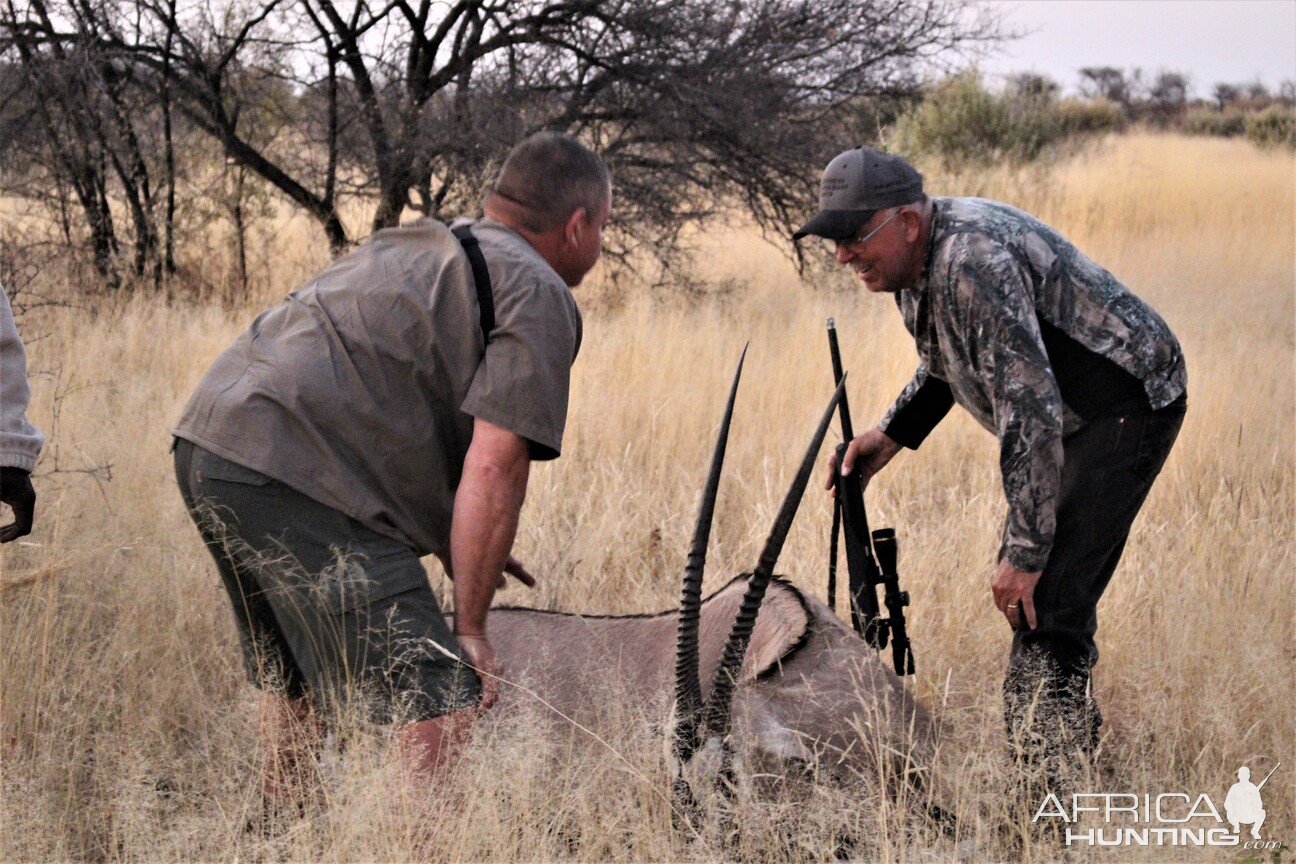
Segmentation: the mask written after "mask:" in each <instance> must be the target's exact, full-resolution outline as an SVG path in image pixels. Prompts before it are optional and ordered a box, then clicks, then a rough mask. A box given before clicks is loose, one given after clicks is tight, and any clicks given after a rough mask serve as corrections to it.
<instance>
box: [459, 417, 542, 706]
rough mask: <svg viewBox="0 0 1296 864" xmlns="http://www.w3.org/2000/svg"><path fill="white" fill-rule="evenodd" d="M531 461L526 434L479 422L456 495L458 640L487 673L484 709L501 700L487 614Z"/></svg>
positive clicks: (514, 532) (506, 558) (510, 543)
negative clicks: (497, 696) (496, 697)
mask: <svg viewBox="0 0 1296 864" xmlns="http://www.w3.org/2000/svg"><path fill="white" fill-rule="evenodd" d="M530 467H531V460H530V456H529V454H528V449H527V442H526V440H525V439H523V438H522V437H521V436H519V435H517V434H515V433H513V432H510V431H509V430H507V429H504V428H502V427H500V426H496V425H495V424H493V423H490V422H488V421H486V420H481V419H478V420H477V421H476V422H475V423H474V424H473V440H472V444H470V445H469V447H468V455H467V457H466V458H465V459H464V468H463V476H462V477H461V478H460V480H459V489H458V491H457V492H456V493H455V506H454V518H453V521H452V522H451V526H450V560H451V568H452V570H453V572H454V597H455V636H456V637H458V639H459V644H460V645H461V646H462V647H463V649H464V651H465V652H466V653H467V654H468V659H469V660H470V661H471V662H472V663H473V665H474V666H475V667H476V668H477V669H479V670H480V671H481V672H483V673H486V674H484V675H482V676H481V677H482V690H483V695H482V707H483V708H489V707H490V706H491V704H492V703H494V701H495V696H496V693H497V692H498V682H496V681H495V680H493V679H491V678H490V677H489V676H491V675H498V674H499V673H500V669H499V664H498V661H497V660H496V659H495V652H494V650H493V649H491V647H490V643H489V642H487V641H486V614H487V612H488V611H489V609H490V603H491V598H492V597H494V596H495V589H496V586H497V585H498V583H499V579H500V574H501V573H502V572H503V571H504V566H505V564H506V563H507V562H508V561H509V551H510V550H511V549H512V548H513V539H514V537H515V536H516V535H517V526H518V514H519V513H520V512H521V510H522V502H523V501H524V500H525V499H526V486H527V477H528V476H529V473H530Z"/></svg>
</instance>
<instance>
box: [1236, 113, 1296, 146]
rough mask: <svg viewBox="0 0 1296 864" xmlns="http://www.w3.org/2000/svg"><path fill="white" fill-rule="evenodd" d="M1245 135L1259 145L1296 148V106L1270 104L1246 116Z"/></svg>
mask: <svg viewBox="0 0 1296 864" xmlns="http://www.w3.org/2000/svg"><path fill="white" fill-rule="evenodd" d="M1246 137H1247V139H1248V140H1250V141H1252V142H1254V143H1256V144H1258V145H1260V146H1261V147H1291V148H1293V149H1296V108H1284V107H1283V106H1281V105H1270V106H1269V107H1268V108H1266V109H1264V110H1263V111H1257V112H1255V113H1254V114H1248V115H1247V117H1246Z"/></svg>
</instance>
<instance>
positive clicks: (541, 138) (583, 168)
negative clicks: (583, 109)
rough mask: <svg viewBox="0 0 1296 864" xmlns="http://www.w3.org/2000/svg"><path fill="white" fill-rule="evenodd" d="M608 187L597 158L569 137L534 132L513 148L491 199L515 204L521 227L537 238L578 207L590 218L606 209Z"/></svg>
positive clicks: (609, 180)
mask: <svg viewBox="0 0 1296 864" xmlns="http://www.w3.org/2000/svg"><path fill="white" fill-rule="evenodd" d="M610 182H611V175H610V174H609V173H608V169H607V165H606V164H605V163H604V162H603V158H602V157H601V156H599V155H598V154H597V153H595V152H594V151H593V150H591V149H589V148H588V147H586V146H585V145H584V144H582V143H580V142H579V141H577V140H576V139H575V138H573V137H572V136H570V135H566V134H564V133H562V132H537V133H535V134H534V135H531V136H529V137H527V138H525V139H523V140H522V141H520V142H518V143H517V144H516V145H514V147H513V149H512V150H510V151H509V154H508V157H507V158H506V159H505V160H504V166H503V167H502V168H500V173H499V177H498V178H497V179H496V180H495V185H494V188H493V189H492V190H491V194H495V195H499V196H501V197H503V198H507V199H508V200H510V201H513V202H515V203H517V204H520V205H521V206H522V208H523V209H524V210H525V211H526V215H525V217H524V222H523V226H522V227H524V228H526V229H527V230H528V231H534V232H536V233H541V232H544V231H549V230H552V229H553V228H556V227H558V226H559V225H561V224H563V223H564V222H566V221H567V219H568V217H570V216H571V214H572V213H573V212H575V211H576V209H577V208H579V207H584V208H585V212H587V213H589V214H590V215H591V216H593V215H595V214H598V213H601V212H602V210H603V208H604V206H605V205H606V204H607V197H606V196H607V189H608V184H609V183H610Z"/></svg>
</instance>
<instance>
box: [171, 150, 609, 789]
mask: <svg viewBox="0 0 1296 864" xmlns="http://www.w3.org/2000/svg"><path fill="white" fill-rule="evenodd" d="M483 206H484V210H485V214H486V216H485V218H483V219H479V220H476V221H469V222H465V223H463V224H462V225H457V226H456V228H455V230H456V231H458V232H459V233H458V234H456V233H454V232H452V230H451V228H450V227H447V226H446V225H443V224H441V223H439V222H436V221H433V220H430V219H420V220H417V221H415V222H412V223H410V224H408V225H403V226H401V227H398V228H390V229H386V230H382V231H379V232H377V233H376V234H374V236H373V237H372V238H370V239H369V240H368V241H367V242H365V243H363V244H362V245H360V246H359V247H358V248H356V249H355V250H354V251H352V252H351V253H349V254H347V255H345V256H343V257H341V258H339V259H337V260H336V261H334V262H333V264H332V265H331V266H330V267H328V268H327V269H326V270H325V271H324V272H322V273H321V274H319V275H318V276H316V277H315V278H314V279H312V280H311V281H309V282H308V283H306V284H305V285H303V286H302V287H301V288H299V289H297V290H295V291H293V292H292V293H291V294H289V295H288V297H287V298H286V299H285V300H284V301H283V302H282V303H281V304H279V305H278V306H276V307H274V308H272V309H270V310H269V311H267V312H264V313H262V314H261V315H260V316H259V317H257V319H256V320H255V321H253V323H252V325H251V327H250V328H249V329H248V331H247V332H246V333H244V334H243V335H242V336H240V337H239V338H238V340H237V341H236V342H235V343H234V344H233V346H231V347H230V348H229V349H228V350H227V351H226V352H225V353H224V354H222V355H221V356H220V357H219V358H218V359H217V360H216V362H215V364H214V365H213V366H212V368H211V370H210V371H209V372H208V373H207V375H206V377H205V378H203V380H202V382H201V383H200V384H199V385H198V388H197V390H196V391H195V393H194V394H193V396H192V398H191V399H190V401H189V404H188V405H187V407H186V408H185V409H184V413H183V415H182V416H181V418H180V421H179V423H178V424H177V425H176V427H175V430H174V434H175V436H176V445H175V465H176V474H177V478H178V482H179V485H180V490H181V493H182V496H183V498H184V501H185V504H186V505H187V507H188V508H189V511H190V513H191V515H192V516H193V518H194V520H195V522H196V523H197V525H198V527H199V530H200V532H201V533H202V536H203V539H204V540H205V541H206V543H207V545H208V548H209V549H210V551H211V553H212V555H213V556H214V558H215V560H216V564H217V567H218V569H219V571H220V574H221V577H222V579H223V581H224V585H225V588H226V590H227V592H228V594H229V597H230V600H231V602H232V605H233V611H234V618H235V622H236V624H237V627H238V633H239V637H240V640H241V642H242V648H243V655H244V662H245V665H246V668H247V674H248V677H249V680H250V681H251V682H252V684H253V685H255V686H256V687H258V688H260V689H261V690H262V691H263V694H264V695H263V698H262V713H263V718H264V724H263V729H262V734H263V742H264V744H265V746H266V747H267V748H268V749H269V750H270V751H271V754H272V758H271V759H270V760H267V763H266V764H267V768H268V771H267V774H266V776H265V777H264V778H263V780H264V782H265V785H266V790H267V793H268V794H269V796H275V795H277V794H278V791H279V790H278V788H277V787H278V786H279V784H280V783H281V781H283V780H285V779H287V780H288V781H291V779H292V777H293V775H294V774H295V773H296V772H297V763H298V762H299V760H300V756H301V750H302V746H301V741H300V736H299V735H298V736H295V735H294V730H301V729H306V730H308V731H309V730H310V729H311V728H313V727H314V724H315V721H314V720H313V719H312V718H315V717H317V716H318V715H317V713H316V712H317V711H319V709H326V712H327V709H330V708H333V707H336V706H337V705H338V704H339V703H340V701H341V700H342V699H344V698H346V697H347V696H348V695H350V694H352V693H353V692H356V691H358V692H359V694H360V695H361V696H362V697H363V701H362V703H361V704H362V706H363V707H364V708H365V709H367V710H368V712H369V715H370V718H371V719H372V720H374V721H376V722H380V723H386V724H398V725H399V727H400V730H401V738H402V739H403V740H404V741H405V743H406V746H407V751H408V759H409V764H410V766H411V767H412V768H413V769H414V770H415V771H418V772H422V773H424V774H427V773H430V772H433V771H434V770H435V769H437V768H438V767H439V766H441V765H443V764H445V762H446V760H447V759H448V758H449V757H450V756H451V755H452V754H453V753H454V752H455V751H456V750H457V749H458V748H459V747H460V745H462V744H463V743H464V742H465V741H466V739H467V736H468V732H469V729H470V727H471V726H472V723H473V721H474V718H475V717H476V716H477V715H478V714H479V712H480V711H482V710H484V709H486V708H489V707H490V706H491V704H492V703H493V702H494V701H495V699H496V693H497V690H498V686H499V685H498V678H499V676H500V675H501V674H502V670H501V668H500V664H499V662H498V660H497V659H496V657H495V652H494V649H493V648H492V647H491V644H490V640H489V638H488V636H487V626H486V625H487V612H488V610H489V607H490V603H491V598H492V596H493V595H494V593H495V591H496V588H497V586H498V585H500V584H502V582H503V574H504V573H508V574H510V575H512V576H514V577H515V578H517V579H519V581H522V582H523V583H524V584H527V585H534V582H535V580H534V578H533V577H532V576H531V575H530V574H529V573H528V572H527V571H526V569H525V567H523V565H522V564H521V563H519V562H518V561H517V560H516V559H514V558H513V557H512V556H511V554H510V552H511V549H512V546H513V541H514V537H515V535H516V531H517V526H518V519H519V514H520V511H521V508H522V503H523V500H524V498H525V495H526V488H527V479H528V476H529V471H530V465H531V462H533V461H543V460H548V459H555V458H557V457H558V455H559V453H560V452H561V450H562V440H563V431H564V427H565V423H566V416H567V401H568V390H569V379H570V369H571V366H572V364H573V362H574V361H575V358H576V353H577V350H578V349H579V346H580V341H581V317H580V313H579V310H578V309H577V306H576V301H575V299H574V298H573V296H572V292H571V288H573V287H575V286H576V285H578V284H579V283H580V282H581V280H582V279H583V278H584V276H585V275H586V273H588V272H589V270H590V268H592V267H593V266H594V264H595V262H596V261H597V260H598V258H599V255H600V252H601V250H602V231H603V228H604V226H605V225H606V223H607V221H608V218H609V214H610V208H611V184H610V178H609V175H608V171H607V168H606V166H605V165H604V163H603V160H602V159H601V158H600V157H599V156H598V155H596V154H595V153H593V152H592V151H590V150H589V149H587V148H586V147H584V146H583V145H581V144H580V143H579V142H577V141H576V140H575V139H573V138H571V137H569V136H566V135H561V134H557V133H540V134H537V135H534V136H532V137H530V138H528V139H526V140H525V141H522V142H521V143H520V144H518V145H517V146H516V147H515V148H514V149H513V150H512V151H511V153H510V154H509V156H508V158H507V159H506V160H505V162H504V164H503V166H502V168H501V171H500V175H499V177H498V179H497V181H496V182H495V184H494V186H493V188H492V190H491V191H490V192H489V194H488V195H487V196H486V198H485V201H484V202H483ZM465 229H466V231H465ZM474 253H479V254H480V256H481V258H480V259H477V260H474ZM428 554H434V555H436V556H438V557H439V558H440V560H441V561H442V563H443V564H444V566H445V570H446V572H447V574H448V575H449V576H450V578H451V579H453V580H454V599H455V611H454V627H453V631H452V630H451V628H450V627H448V626H447V625H446V622H445V619H444V617H443V616H442V613H441V610H440V609H439V608H438V605H437V601H436V599H435V597H434V595H433V593H432V590H431V587H430V585H429V583H428V579H427V574H426V573H425V571H424V569H423V566H422V564H421V562H420V561H419V558H420V557H421V556H423V555H428ZM537 647H539V646H537ZM474 673H476V674H474Z"/></svg>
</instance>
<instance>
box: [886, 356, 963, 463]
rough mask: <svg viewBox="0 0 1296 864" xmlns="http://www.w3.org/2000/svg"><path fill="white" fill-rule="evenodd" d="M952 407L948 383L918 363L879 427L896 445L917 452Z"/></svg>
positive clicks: (952, 402)
mask: <svg viewBox="0 0 1296 864" xmlns="http://www.w3.org/2000/svg"><path fill="white" fill-rule="evenodd" d="M953 405H954V394H953V392H952V391H951V390H950V386H949V384H948V383H946V382H945V381H942V380H941V379H939V378H937V377H936V376H934V375H932V374H931V372H930V371H929V370H928V369H927V364H926V363H919V364H918V371H917V372H915V373H914V377H913V379H912V380H911V381H910V382H909V383H908V384H906V385H905V388H904V389H903V390H901V391H900V395H899V396H898V397H896V400H895V402H894V403H892V405H891V408H890V409H889V410H888V411H887V413H886V415H885V416H884V417H883V418H882V422H880V423H878V426H877V428H878V429H880V430H882V432H884V433H885V434H886V436H887V437H888V438H890V439H891V440H892V441H895V442H896V443H897V444H900V445H901V446H903V447H908V448H909V449H910V450H917V449H918V447H919V446H920V445H921V444H922V442H923V441H924V440H925V439H926V438H927V436H928V435H929V434H931V431H932V430H933V429H935V428H936V424H938V423H940V421H941V420H943V419H944V418H945V415H946V414H948V413H949V410H950V408H951V407H953Z"/></svg>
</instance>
